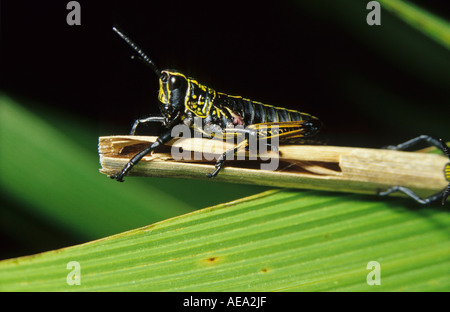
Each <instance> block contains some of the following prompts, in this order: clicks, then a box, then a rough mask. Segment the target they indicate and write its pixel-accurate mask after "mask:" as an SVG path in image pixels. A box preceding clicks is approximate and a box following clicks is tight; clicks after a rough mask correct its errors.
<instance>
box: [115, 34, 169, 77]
mask: <svg viewBox="0 0 450 312" xmlns="http://www.w3.org/2000/svg"><path fill="white" fill-rule="evenodd" d="M113 30H114V31H115V32H116V33H117V34H118V35H119V36H120V37H121V38H122V39H123V40H125V42H126V43H128V45H129V46H130V47H132V48H133V49H134V50H135V51H136V52H137V53H138V54H139V59H141V60H142V61H143V62H144V63H145V64H147V65H148V66H150V67H151V69H152V70H153V71H154V72H155V74H156V75H157V76H158V78H159V77H161V70H159V68H158V66H156V64H155V63H153V61H152V60H151V59H150V58H149V57H148V56H147V54H145V53H144V52H143V51H142V50H141V49H140V48H139V47H138V46H137V45H136V44H135V43H134V42H133V41H131V39H130V38H128V37H127V36H125V35H124V34H123V33H122V32H121V31H120V30H118V29H117V28H116V27H115V26H114V27H113Z"/></svg>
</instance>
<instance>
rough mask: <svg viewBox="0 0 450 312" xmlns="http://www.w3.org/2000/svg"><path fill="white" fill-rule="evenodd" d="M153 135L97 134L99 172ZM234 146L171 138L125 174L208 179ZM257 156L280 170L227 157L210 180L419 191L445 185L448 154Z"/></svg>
mask: <svg viewBox="0 0 450 312" xmlns="http://www.w3.org/2000/svg"><path fill="white" fill-rule="evenodd" d="M155 140H156V137H148V136H107V137H100V138H99V153H100V163H101V166H102V168H101V169H100V172H102V173H104V174H106V175H111V174H114V173H116V172H117V171H119V170H121V169H122V167H123V166H124V165H125V164H126V163H127V162H128V161H129V160H130V158H131V157H132V156H133V155H134V154H135V153H137V152H138V151H140V150H142V149H143V148H144V147H146V146H148V144H149V143H151V142H154V141H155ZM233 146H234V145H231V144H229V143H227V142H223V141H219V140H210V139H201V138H181V139H174V140H172V141H171V142H169V143H168V144H166V146H164V147H162V148H160V149H157V150H156V151H155V152H154V153H153V154H152V155H148V156H146V157H144V158H143V159H142V160H141V162H139V164H137V165H136V166H135V167H134V168H133V169H132V170H131V172H130V173H129V175H130V176H133V175H134V176H153V177H177V178H194V179H208V178H206V173H208V172H211V171H213V170H214V163H215V160H212V161H211V158H212V157H213V156H216V157H217V156H218V155H220V154H221V153H223V152H224V151H225V150H227V149H229V148H231V147H233ZM180 148H182V149H180ZM172 149H174V151H178V152H180V151H183V152H184V153H186V155H189V156H191V157H190V158H192V156H195V155H194V152H196V153H197V154H196V156H197V158H198V159H197V160H175V159H174V157H173V155H174V154H173V153H171V151H172ZM198 155H201V157H198ZM247 156H248V155H247ZM260 156H262V157H268V156H270V157H274V158H272V161H273V160H275V158H276V157H277V158H278V161H279V165H278V169H277V170H275V171H269V170H261V169H260V168H261V164H262V163H263V162H262V161H261V160H253V161H252V160H230V161H227V162H226V166H225V168H224V169H223V170H222V171H221V172H220V173H219V175H218V176H217V177H216V178H214V179H208V180H210V181H221V182H233V183H244V184H258V185H267V186H274V187H284V188H299V189H315V190H328V191H342V192H352V193H366V194H376V193H377V191H378V190H382V191H383V190H386V189H387V188H389V187H391V186H395V185H402V186H405V187H408V188H411V189H412V190H414V191H415V192H416V193H417V194H419V195H421V196H428V195H430V194H433V193H436V192H438V191H440V190H442V189H443V188H444V187H445V186H446V185H447V184H448V182H447V181H446V179H445V177H444V174H443V168H444V166H445V164H446V163H447V162H448V158H446V157H444V156H441V155H437V154H430V153H423V152H404V151H393V150H384V149H370V148H353V147H338V146H325V145H320V146H316V145H314V146H311V145H286V146H280V147H279V153H276V152H268V153H265V154H262V155H260ZM207 159H209V160H210V161H207ZM268 161H270V160H268ZM399 195H400V194H399Z"/></svg>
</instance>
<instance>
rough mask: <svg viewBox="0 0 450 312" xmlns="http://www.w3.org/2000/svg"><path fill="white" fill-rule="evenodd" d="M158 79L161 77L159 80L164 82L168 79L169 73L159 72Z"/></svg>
mask: <svg viewBox="0 0 450 312" xmlns="http://www.w3.org/2000/svg"><path fill="white" fill-rule="evenodd" d="M159 79H161V81H162V82H163V83H166V82H167V80H168V79H169V74H167V73H161V77H159Z"/></svg>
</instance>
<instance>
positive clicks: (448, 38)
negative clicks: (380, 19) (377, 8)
mask: <svg viewBox="0 0 450 312" xmlns="http://www.w3.org/2000/svg"><path fill="white" fill-rule="evenodd" d="M379 2H380V3H381V6H382V7H383V8H385V9H386V10H388V11H390V12H391V13H393V14H395V15H397V16H398V17H399V18H401V19H402V20H404V21H405V22H406V23H408V24H410V25H411V26H412V27H414V28H416V29H417V30H419V31H421V32H423V33H424V34H425V35H427V36H429V37H430V38H432V39H434V40H435V41H436V42H438V43H440V44H441V45H442V46H444V47H446V48H447V49H449V50H450V24H449V23H448V22H447V21H446V20H443V19H441V18H439V17H438V16H436V15H433V14H431V13H429V12H427V11H426V10H424V9H421V8H420V7H417V6H415V5H414V4H412V3H410V2H407V1H398V0H379Z"/></svg>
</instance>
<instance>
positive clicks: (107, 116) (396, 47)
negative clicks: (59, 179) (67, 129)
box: [1, 0, 449, 146]
mask: <svg viewBox="0 0 450 312" xmlns="http://www.w3.org/2000/svg"><path fill="white" fill-rule="evenodd" d="M338 2H339V1H337V3H334V4H332V2H331V1H319V2H317V3H320V4H317V3H316V4H314V5H313V7H314V8H311V3H315V2H314V1H297V2H295V1H293V2H288V1H277V2H253V1H241V2H238V1H227V2H198V1H146V2H138V1H126V2H125V1H79V3H80V4H81V26H69V25H67V23H66V16H67V14H68V13H69V10H67V9H66V4H67V1H49V0H47V1H10V0H8V1H2V4H1V5H2V7H1V10H2V21H1V22H2V24H1V25H2V26H1V27H2V39H1V40H2V43H1V46H2V51H1V53H2V54H1V60H2V81H3V82H2V89H3V90H4V91H5V92H7V93H9V94H14V95H17V96H20V97H23V98H28V99H33V100H34V101H35V102H36V103H43V104H44V105H45V107H50V108H51V109H54V110H58V111H65V112H69V113H70V114H73V115H74V116H79V117H81V118H88V119H89V120H91V121H94V122H96V123H97V124H98V125H99V135H110V134H122V133H127V132H128V131H129V128H130V125H131V123H132V121H133V120H134V119H136V118H138V117H141V116H143V115H146V114H150V113H157V97H156V95H157V91H158V84H157V79H156V76H155V75H154V74H153V73H152V72H151V71H150V70H149V69H148V68H147V67H145V66H143V65H142V64H141V63H139V62H136V61H133V60H131V59H130V56H131V55H132V54H133V51H132V50H131V49H130V48H129V47H128V46H127V45H126V44H125V43H124V42H123V41H122V40H121V39H120V38H119V37H117V35H115V34H114V33H113V31H112V30H111V28H112V26H113V25H118V26H120V28H121V29H122V30H123V31H124V32H125V33H126V34H127V35H128V36H129V37H131V38H132V39H133V40H134V41H135V42H136V43H137V44H138V45H139V46H141V47H142V48H143V50H144V51H146V52H147V54H148V55H149V56H150V57H151V58H152V59H153V60H154V62H156V63H157V64H158V65H159V67H161V68H174V69H178V70H180V71H182V72H184V73H186V74H187V75H189V76H191V77H195V78H196V79H198V80H199V81H201V82H203V83H204V84H206V85H208V86H210V87H212V88H214V89H216V90H218V91H222V92H225V93H228V94H232V95H242V96H244V97H247V98H251V99H254V100H258V101H262V102H265V103H268V104H273V105H276V106H284V107H288V108H293V109H298V110H301V111H305V112H308V113H311V114H313V115H316V116H318V117H319V118H320V119H321V120H322V121H323V122H324V124H325V127H324V129H323V131H322V138H323V139H325V140H326V141H328V143H329V144H337V145H356V146H380V145H384V144H392V143H396V142H398V141H402V140H405V139H409V138H410V136H413V135H418V134H421V133H423V132H424V131H425V132H426V131H427V130H429V129H427V128H426V123H425V124H424V125H421V124H420V123H418V124H416V125H414V127H412V126H411V125H410V124H409V127H406V128H405V127H404V125H408V119H409V117H408V113H409V112H408V109H405V108H404V107H402V108H401V109H399V111H395V110H392V111H390V110H389V109H386V106H383V107H382V108H380V110H383V111H381V112H378V113H379V115H376V116H374V115H373V114H372V113H371V110H364V109H361V107H364V105H366V106H367V107H369V106H372V108H371V109H372V110H373V109H374V108H373V105H374V104H373V103H374V102H375V103H376V101H375V100H374V99H373V98H372V100H370V101H369V103H361V101H360V100H359V102H358V99H361V98H367V99H369V98H371V97H372V94H371V92H370V88H369V89H368V91H367V90H366V91H365V90H361V89H360V87H359V86H358V85H353V83H354V82H355V81H361V79H362V80H363V81H365V82H366V84H367V85H376V86H377V88H379V89H382V90H387V91H386V92H388V93H391V94H394V96H395V97H396V98H399V99H402V101H404V102H409V101H410V102H411V105H412V106H414V105H416V108H415V111H416V112H417V110H419V111H420V110H421V109H423V110H424V111H425V110H430V111H432V112H433V113H434V114H436V112H438V113H441V115H442V116H445V115H447V116H448V112H449V107H448V105H447V103H448V98H449V97H448V96H449V92H448V90H446V88H445V87H443V86H445V85H448V84H447V82H448V79H449V76H448V75H447V76H445V75H444V76H442V74H441V73H439V68H436V71H437V72H438V73H437V75H436V76H435V77H436V78H435V81H433V79H429V77H426V78H423V79H422V78H421V77H420V74H418V75H411V72H408V69H407V66H406V67H405V65H398V64H396V63H395V61H392V60H389V58H388V57H389V55H390V54H394V55H397V56H398V55H401V53H404V54H405V55H409V56H411V54H414V53H416V52H415V51H411V50H408V49H409V45H408V44H409V43H408V40H413V39H411V38H405V40H404V42H402V41H392V39H388V40H386V41H383V40H384V39H385V38H386V37H387V36H386V34H389V33H392V32H395V31H406V32H408V31H413V30H410V27H409V26H408V25H406V24H404V23H402V22H398V21H397V23H398V24H394V26H392V25H393V24H392V23H391V22H390V21H392V20H393V19H395V18H394V17H392V16H391V15H390V14H389V13H387V12H385V11H383V15H382V25H381V26H368V25H367V23H366V15H367V13H368V10H367V9H366V8H365V5H366V3H367V2H366V1H342V4H339V3H338ZM348 3H357V5H356V6H355V5H353V6H351V7H349V8H348V12H347V11H346V10H347V8H346V7H345V6H346V5H348ZM415 3H418V4H420V5H424V4H425V5H426V7H427V8H428V9H430V10H431V11H433V12H436V13H439V14H440V15H441V16H444V17H445V16H446V14H447V12H445V11H443V7H444V6H443V5H440V4H439V2H437V3H434V4H429V3H428V4H427V3H424V2H417V1H416V2H415ZM343 12H344V13H343ZM389 27H396V28H395V29H391V30H389ZM355 28H356V30H355ZM357 31H360V33H359V34H358V33H357ZM419 36H422V37H425V36H423V35H419ZM374 40H378V41H377V42H374ZM389 40H391V41H389ZM421 40H425V41H429V43H428V44H429V45H436V47H435V49H438V50H441V51H440V52H439V53H441V54H442V53H444V54H445V53H446V52H447V51H446V50H445V48H443V47H440V46H439V45H438V44H436V43H434V42H433V41H432V40H431V39H429V38H426V37H425V38H424V39H423V38H422V39H421ZM402 49H403V51H402ZM391 50H392V51H396V52H392V53H391V52H390V51H391ZM399 51H400V53H399ZM447 56H448V54H447ZM447 60H448V59H447ZM417 61H418V62H420V61H425V62H426V61H427V60H426V59H425V57H422V56H420V55H418V57H417ZM434 65H436V64H434ZM443 65H446V66H447V65H448V63H447V64H443ZM427 66H428V65H427ZM444 67H445V66H443V68H444ZM427 68H428V69H430V68H429V67H427ZM430 70H431V71H433V70H434V69H433V68H431V69H430ZM349 77H350V79H349ZM353 92H355V93H358V92H359V94H360V97H359V98H358V99H355V98H354V97H352V96H351V95H349V94H351V93H353ZM364 92H366V93H367V94H363V95H361V93H364ZM421 106H422V107H421ZM30 108H31V109H33V107H30ZM34 109H35V110H37V111H39V110H41V109H42V108H41V106H36V107H34ZM380 116H381V117H383V116H386V119H387V120H388V121H386V122H384V121H382V120H380ZM431 132H432V133H430V134H432V135H441V134H442V133H437V132H439V128H435V129H431ZM428 133H429V132H428ZM388 137H389V139H388Z"/></svg>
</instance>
